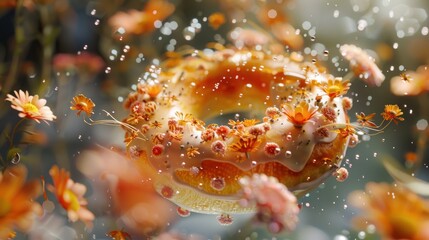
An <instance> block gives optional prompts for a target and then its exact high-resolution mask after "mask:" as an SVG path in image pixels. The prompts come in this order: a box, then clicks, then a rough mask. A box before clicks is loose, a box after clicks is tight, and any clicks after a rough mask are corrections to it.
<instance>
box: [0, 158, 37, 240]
mask: <svg viewBox="0 0 429 240" xmlns="http://www.w3.org/2000/svg"><path fill="white" fill-rule="evenodd" d="M26 175H27V169H26V168H25V167H24V166H23V165H18V166H13V167H10V168H7V169H6V171H5V172H4V173H3V174H2V173H1V172H0V239H7V238H8V237H10V234H13V233H14V231H13V229H14V228H17V229H19V230H22V231H27V230H30V227H31V225H32V224H33V220H34V219H35V217H36V216H37V215H39V214H41V213H42V207H41V206H40V204H38V203H37V202H34V201H33V199H35V198H37V197H38V196H39V195H40V194H41V193H42V188H41V186H40V183H39V182H38V181H30V182H27V183H25V177H26Z"/></svg>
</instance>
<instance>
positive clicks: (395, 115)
mask: <svg viewBox="0 0 429 240" xmlns="http://www.w3.org/2000/svg"><path fill="white" fill-rule="evenodd" d="M402 114H404V113H403V112H402V110H401V109H400V108H399V106H398V105H396V104H395V105H386V106H385V107H384V112H382V113H381V116H382V117H383V118H384V120H386V121H393V122H394V123H396V124H398V121H404V118H403V117H400V116H401V115H402Z"/></svg>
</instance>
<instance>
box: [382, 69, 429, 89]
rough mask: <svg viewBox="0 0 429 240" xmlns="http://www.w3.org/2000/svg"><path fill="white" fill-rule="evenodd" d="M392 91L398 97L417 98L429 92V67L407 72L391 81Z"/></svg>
mask: <svg viewBox="0 0 429 240" xmlns="http://www.w3.org/2000/svg"><path fill="white" fill-rule="evenodd" d="M390 90H391V91H392V93H393V94H395V95H398V96H407V95H408V96H415V95H419V94H422V93H425V92H428V91H429V66H428V65H423V66H420V67H419V68H417V70H416V71H407V72H405V73H401V74H400V75H399V76H396V77H393V78H392V79H391V80H390Z"/></svg>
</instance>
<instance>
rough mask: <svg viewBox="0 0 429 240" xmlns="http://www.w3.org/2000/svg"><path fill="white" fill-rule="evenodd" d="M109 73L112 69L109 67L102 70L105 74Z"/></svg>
mask: <svg viewBox="0 0 429 240" xmlns="http://www.w3.org/2000/svg"><path fill="white" fill-rule="evenodd" d="M110 71H112V69H111V68H110V67H107V68H106V70H104V72H105V73H106V74H107V73H110Z"/></svg>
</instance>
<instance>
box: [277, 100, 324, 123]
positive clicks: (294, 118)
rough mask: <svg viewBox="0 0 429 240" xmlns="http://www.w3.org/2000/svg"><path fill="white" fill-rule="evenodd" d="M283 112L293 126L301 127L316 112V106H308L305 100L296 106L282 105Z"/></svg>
mask: <svg viewBox="0 0 429 240" xmlns="http://www.w3.org/2000/svg"><path fill="white" fill-rule="evenodd" d="M282 110H283V113H284V114H285V115H286V117H287V118H288V120H289V121H290V122H291V123H293V125H294V126H295V127H301V126H302V125H304V124H305V123H306V122H308V121H309V120H310V119H311V118H312V117H313V116H314V114H316V112H317V108H314V107H310V105H308V103H307V102H300V103H299V104H298V106H296V107H293V106H290V105H284V106H283V109H282Z"/></svg>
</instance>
